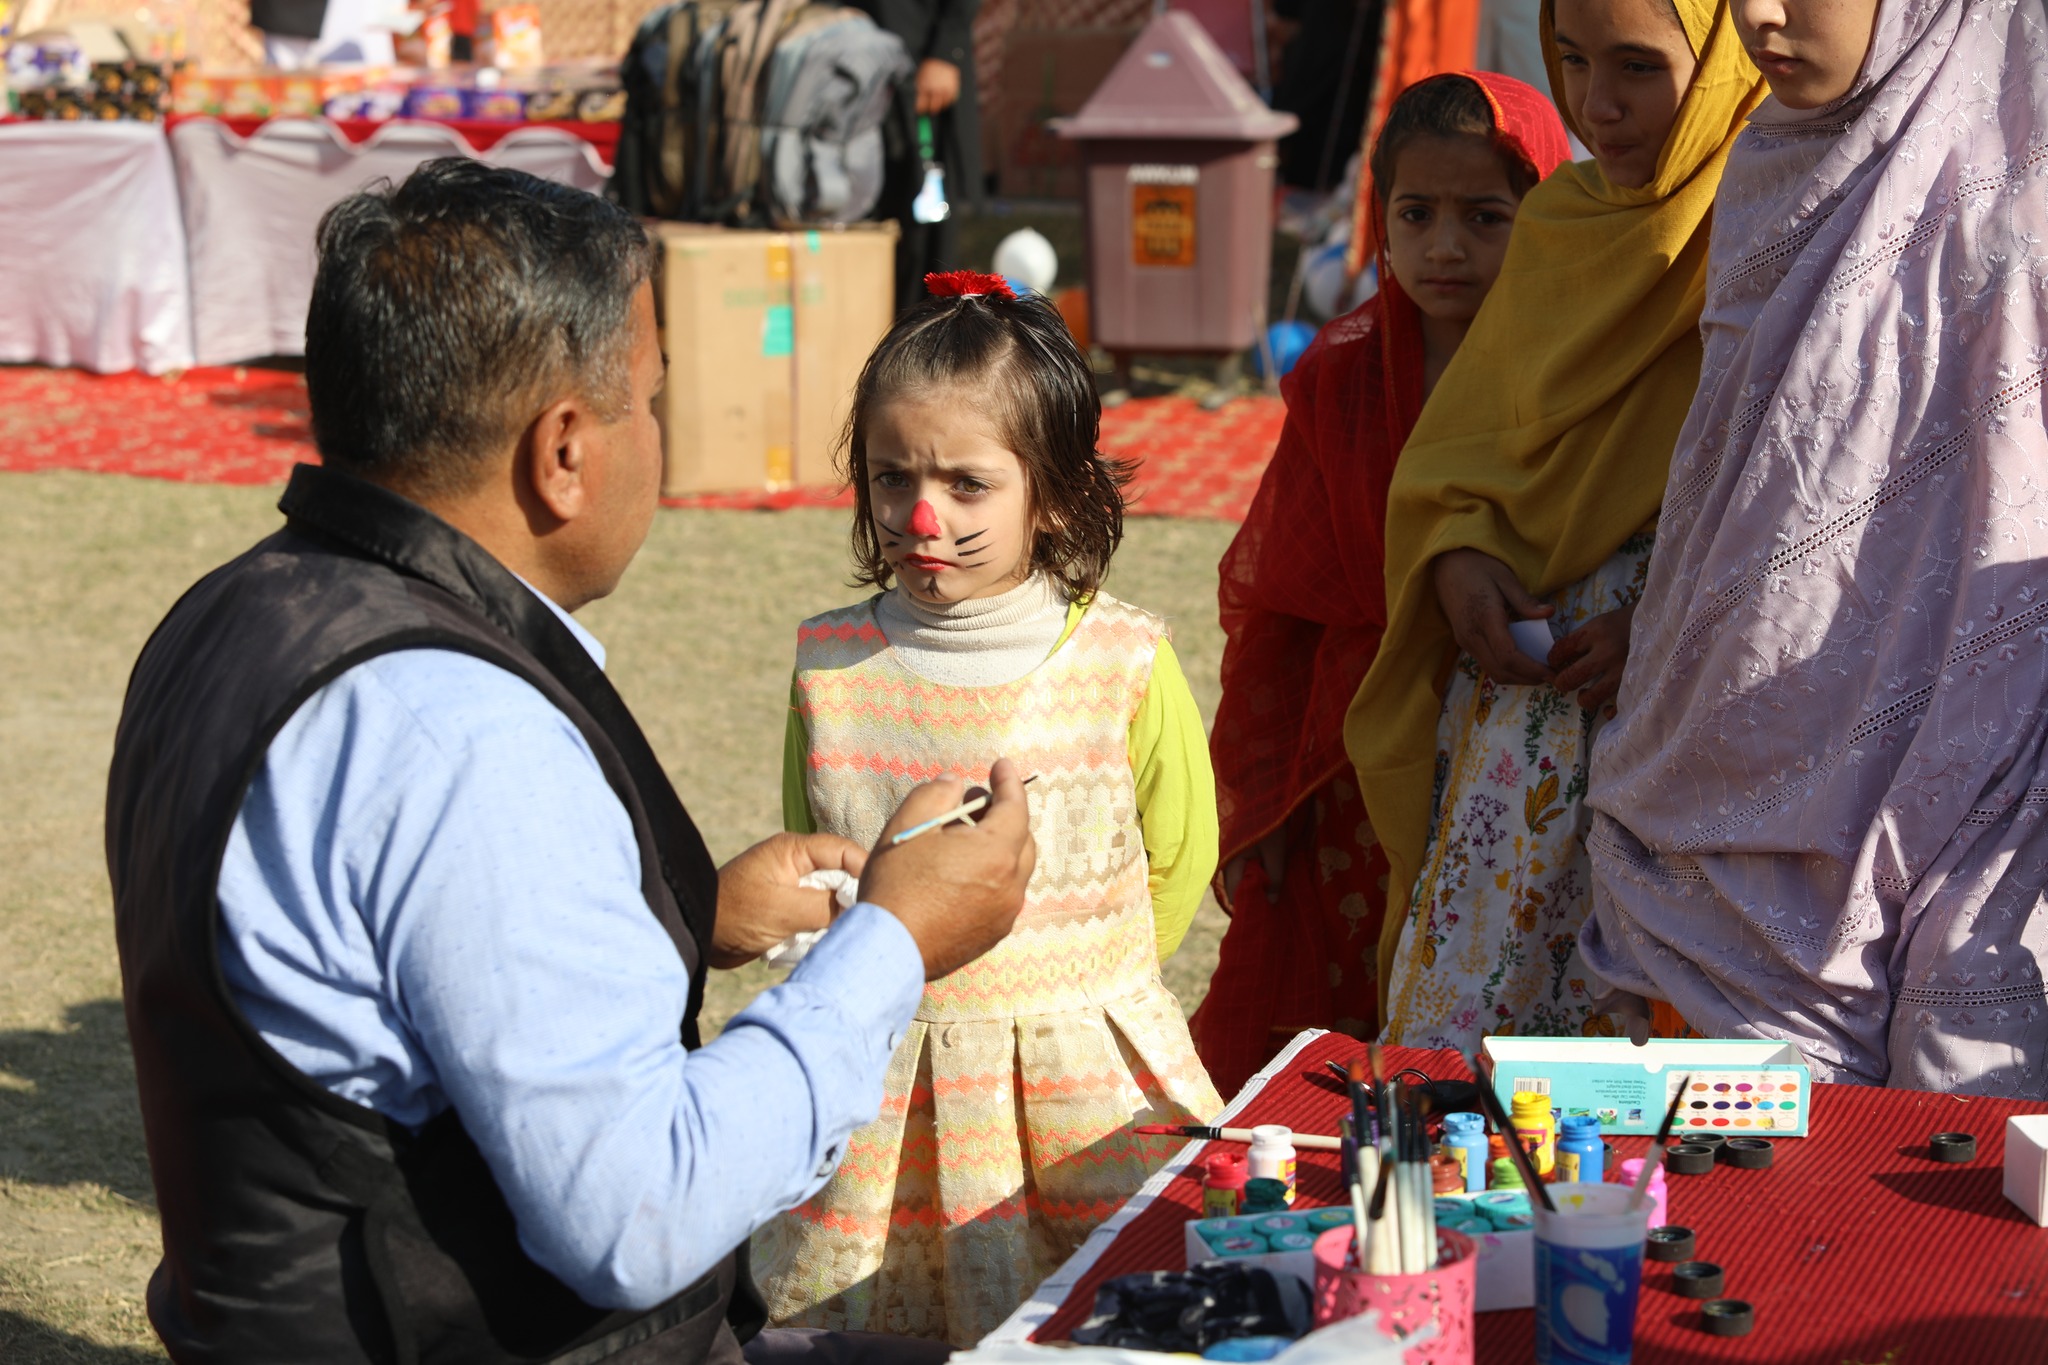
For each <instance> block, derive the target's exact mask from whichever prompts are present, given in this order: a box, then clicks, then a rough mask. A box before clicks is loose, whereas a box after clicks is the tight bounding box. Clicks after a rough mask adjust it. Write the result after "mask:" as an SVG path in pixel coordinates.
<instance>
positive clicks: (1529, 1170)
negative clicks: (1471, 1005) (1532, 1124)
mask: <svg viewBox="0 0 2048 1365" xmlns="http://www.w3.org/2000/svg"><path fill="white" fill-rule="evenodd" d="M1472 1074H1473V1075H1474V1076H1477V1077H1479V1107H1480V1108H1481V1109H1484V1110H1485V1111H1486V1117H1487V1119H1488V1121H1490V1122H1491V1123H1492V1124H1493V1126H1494V1128H1495V1129H1496V1130H1498V1131H1499V1133H1500V1135H1501V1136H1502V1137H1503V1138H1505V1139H1507V1142H1506V1146H1507V1149H1508V1159H1509V1160H1510V1161H1512V1162H1514V1163H1515V1169H1516V1170H1517V1171H1520V1172H1521V1173H1522V1184H1524V1185H1525V1186H1527V1187H1528V1189H1529V1193H1530V1195H1531V1196H1533V1197H1534V1198H1537V1199H1540V1200H1542V1201H1543V1210H1544V1212H1546V1213H1556V1212H1557V1203H1556V1201H1554V1200H1553V1199H1551V1197H1550V1191H1549V1190H1547V1189H1545V1188H1544V1187H1543V1177H1542V1176H1540V1175H1538V1174H1536V1163H1535V1162H1533V1161H1531V1160H1530V1159H1529V1152H1528V1149H1527V1148H1525V1147H1524V1146H1522V1137H1521V1134H1519V1133H1517V1132H1516V1131H1515V1125H1514V1124H1513V1123H1512V1122H1510V1121H1509V1119H1508V1116H1507V1114H1506V1113H1505V1112H1504V1111H1502V1109H1501V1107H1500V1096H1498V1095H1496V1094H1494V1093H1493V1082H1492V1081H1491V1080H1490V1079H1489V1078H1488V1077H1487V1074H1486V1072H1485V1071H1483V1070H1481V1069H1480V1066H1479V1058H1478V1057H1476V1056H1475V1057H1473V1059H1472Z"/></svg>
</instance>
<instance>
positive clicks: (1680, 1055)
mask: <svg viewBox="0 0 2048 1365" xmlns="http://www.w3.org/2000/svg"><path fill="white" fill-rule="evenodd" d="M1483 1048H1484V1051H1485V1053H1486V1056H1487V1057H1488V1059H1490V1060H1491V1062H1492V1064H1493V1086H1494V1091H1495V1093H1496V1094H1498V1095H1499V1096H1500V1102H1501V1106H1502V1107H1503V1108H1507V1107H1508V1106H1510V1105H1511V1104H1512V1103H1513V1101H1514V1095H1515V1092H1516V1091H1534V1092H1536V1093H1538V1094H1546V1095H1549V1096H1550V1107H1551V1112H1552V1113H1553V1114H1555V1115H1556V1116H1557V1117H1558V1118H1560V1119H1562V1118H1564V1117H1565V1116H1566V1115H1569V1114H1594V1115H1597V1116H1598V1117H1599V1119H1600V1131H1601V1132H1602V1133H1605V1134H1609V1135H1613V1134H1617V1133H1619V1134H1642V1135H1645V1136H1647V1135H1650V1134H1653V1133H1655V1132H1656V1131H1657V1125H1658V1124H1659V1123H1661V1122H1663V1119H1664V1110H1665V1108H1666V1107H1667V1106H1668V1105H1669V1104H1670V1103H1671V1097H1672V1095H1673V1094H1674V1093H1675V1092H1676V1090H1677V1088H1678V1086H1679V1083H1680V1082H1681V1081H1682V1080H1686V1078H1688V1077H1690V1080H1689V1081H1687V1091H1686V1094H1685V1096H1684V1097H1683V1099H1682V1100H1681V1101H1680V1104H1679V1108H1678V1119H1677V1122H1676V1123H1675V1124H1674V1125H1673V1127H1672V1130H1671V1137H1672V1140H1673V1141H1677V1142H1682V1141H1684V1140H1685V1135H1686V1134H1687V1133H1688V1132H1697V1133H1720V1134H1722V1135H1723V1136H1725V1137H1745V1136H1748V1137H1770V1138H1781V1137H1805V1136H1806V1135H1807V1132H1808V1128H1807V1124H1808V1122H1809V1120H1810V1119H1811V1117H1812V1114H1813V1073H1812V1071H1811V1069H1810V1068H1809V1067H1808V1066H1807V1064H1806V1058H1805V1057H1804V1056H1803V1055H1801V1053H1800V1051H1799V1049H1798V1048H1797V1047H1795V1046H1794V1045H1792V1044H1791V1043H1781V1042H1775V1041H1772V1040H1769V1039H1752V1038H1652V1039H1651V1040H1650V1041H1649V1042H1647V1043H1644V1044H1642V1045H1640V1046H1638V1045H1636V1044H1634V1043H1631V1042H1630V1041H1629V1040H1628V1039H1626V1038H1488V1039H1487V1040H1486V1041H1485V1043H1484V1045H1483Z"/></svg>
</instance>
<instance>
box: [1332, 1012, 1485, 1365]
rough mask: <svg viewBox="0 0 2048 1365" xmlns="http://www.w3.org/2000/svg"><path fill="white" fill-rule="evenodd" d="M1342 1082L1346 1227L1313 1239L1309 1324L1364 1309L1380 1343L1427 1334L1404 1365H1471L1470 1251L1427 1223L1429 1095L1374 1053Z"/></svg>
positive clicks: (1431, 1206) (1430, 1208)
mask: <svg viewBox="0 0 2048 1365" xmlns="http://www.w3.org/2000/svg"><path fill="white" fill-rule="evenodd" d="M1344 1073H1345V1074H1344V1084H1345V1091H1346V1094H1347V1096H1348V1098H1349V1099H1350V1101H1351V1113H1350V1115H1349V1118H1348V1120H1347V1126H1348V1128H1349V1129H1350V1132H1349V1133H1348V1134H1346V1135H1345V1138H1344V1145H1343V1149H1342V1153H1341V1160H1342V1169H1343V1175H1344V1181H1345V1187H1346V1193H1347V1195H1348V1196H1349V1201H1350V1209H1351V1221H1350V1223H1349V1225H1348V1226H1339V1227H1334V1228H1331V1229H1329V1230H1328V1231H1326V1232H1324V1233H1322V1234H1321V1235H1320V1236H1318V1237H1317V1239H1316V1244H1315V1267H1316V1269H1315V1274H1316V1280H1315V1320H1316V1324H1317V1325H1318V1326H1321V1325H1322V1324H1324V1323H1328V1322H1334V1321H1337V1320H1338V1319H1340V1318H1348V1317H1355V1316H1357V1315H1358V1314H1360V1313H1363V1312H1366V1311H1367V1310H1371V1311H1373V1312H1375V1313H1376V1314H1377V1315H1378V1321H1379V1325H1380V1330H1381V1331H1383V1332H1385V1333H1386V1334H1387V1335H1388V1336H1389V1337H1394V1338H1399V1339H1404V1340H1405V1339H1407V1338H1408V1337H1410V1336H1412V1335H1415V1334H1417V1333H1420V1332H1421V1331H1422V1329H1423V1328H1424V1327H1425V1326H1429V1327H1433V1328H1434V1330H1435V1335H1434V1336H1433V1337H1430V1338H1429V1339H1428V1340H1425V1341H1419V1342H1418V1343H1417V1344H1416V1345H1415V1346H1414V1347H1413V1348H1412V1349H1411V1350H1410V1351H1409V1352H1408V1353H1407V1356H1406V1359H1407V1360H1409V1361H1410V1362H1416V1363H1417V1365H1420V1363H1422V1362H1431V1363H1437V1362H1441V1365H1451V1363H1452V1362H1459V1363H1461V1365H1463V1363H1465V1362H1470V1361H1471V1359H1472V1347H1473V1335H1472V1313H1473V1304H1474V1299H1475V1294H1476V1267H1477V1262H1478V1254H1477V1253H1478V1248H1477V1247H1476V1246H1475V1244H1474V1243H1473V1242H1472V1240H1471V1239H1470V1238H1468V1237H1465V1236H1463V1235H1462V1234H1460V1233H1457V1232H1453V1231H1450V1230H1449V1229H1439V1228H1438V1227H1437V1224H1436V1201H1435V1196H1434V1193H1433V1192H1432V1190H1431V1188H1430V1175H1429V1156H1430V1149H1429V1139H1428V1135H1427V1132H1426V1130H1425V1126H1424V1125H1425V1123H1426V1122H1427V1119H1428V1113H1429V1106H1430V1098H1429V1093H1428V1091H1427V1090H1426V1089H1423V1088H1419V1087H1416V1086H1410V1085H1404V1084H1402V1083H1401V1081H1400V1080H1399V1079H1397V1078H1396V1077H1395V1076H1393V1075H1392V1074H1391V1073H1390V1072H1389V1071H1388V1070H1387V1067H1386V1061H1385V1057H1384V1055H1383V1054H1382V1053H1381V1050H1380V1048H1379V1045H1378V1044H1373V1045H1372V1046H1371V1048H1370V1049H1369V1050H1368V1052H1367V1055H1366V1056H1365V1057H1364V1058H1354V1059H1353V1060H1352V1062H1351V1064H1350V1065H1349V1066H1347V1067H1345V1068H1344ZM1424 1335H1427V1334H1424Z"/></svg>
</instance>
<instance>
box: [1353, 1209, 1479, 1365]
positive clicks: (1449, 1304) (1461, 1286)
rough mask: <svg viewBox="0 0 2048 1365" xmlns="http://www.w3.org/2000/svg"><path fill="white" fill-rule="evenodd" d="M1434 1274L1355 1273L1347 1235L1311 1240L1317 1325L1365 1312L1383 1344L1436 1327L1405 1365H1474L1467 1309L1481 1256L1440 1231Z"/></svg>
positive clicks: (1465, 1241) (1464, 1240)
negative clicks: (1376, 1322) (1376, 1319)
mask: <svg viewBox="0 0 2048 1365" xmlns="http://www.w3.org/2000/svg"><path fill="white" fill-rule="evenodd" d="M1436 1246H1437V1260H1438V1262H1439V1264H1438V1265H1437V1266H1436V1268H1435V1269H1433V1270H1425V1271H1422V1272H1421V1273H1420V1274H1415V1275H1373V1274H1370V1273H1368V1272H1366V1271H1363V1270H1360V1269H1359V1268H1358V1260H1357V1253H1358V1241H1357V1238H1356V1237H1355V1236H1354V1235H1353V1232H1352V1229H1351V1228H1349V1227H1341V1228H1331V1229H1330V1230H1329V1231H1328V1232H1325V1233H1323V1234H1322V1235H1321V1236H1319V1237H1317V1238H1316V1251H1315V1256H1316V1285H1315V1324H1316V1326H1318V1327H1321V1326H1323V1325H1324V1324H1325V1323H1330V1322H1335V1321H1337V1320H1338V1319H1339V1318H1353V1317H1357V1316H1358V1315H1359V1314H1360V1313H1363V1312H1366V1311H1368V1310H1371V1311H1373V1312H1376V1313H1378V1314H1379V1326H1380V1331H1382V1332H1384V1333H1385V1334H1386V1335H1387V1337H1388V1339H1389V1340H1399V1339H1401V1338H1404V1337H1407V1336H1409V1335H1411V1334H1413V1333H1414V1332H1416V1331H1418V1330H1420V1329H1421V1328H1423V1327H1428V1326H1434V1327H1435V1328H1436V1334H1435V1336H1433V1337H1431V1338H1430V1339H1429V1340H1427V1341H1420V1342H1417V1343H1416V1344H1415V1345H1413V1346H1411V1347H1409V1348H1408V1349H1407V1351H1405V1352H1403V1354H1402V1356H1401V1359H1402V1361H1403V1365H1472V1306H1473V1299H1474V1295H1475V1293H1476V1286H1477V1273H1476V1272H1477V1266H1478V1263H1479V1249H1478V1246H1477V1245H1476V1244H1475V1243H1474V1242H1473V1241H1472V1239H1471V1238H1469V1237H1467V1236H1465V1235H1463V1234H1462V1233H1456V1232H1452V1231H1450V1230H1449V1229H1448V1228H1438V1229H1437V1234H1436Z"/></svg>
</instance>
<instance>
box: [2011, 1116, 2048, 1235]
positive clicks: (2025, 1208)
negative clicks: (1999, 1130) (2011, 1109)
mask: <svg viewBox="0 0 2048 1365" xmlns="http://www.w3.org/2000/svg"><path fill="white" fill-rule="evenodd" d="M2005 1197H2006V1198H2007V1199H2010V1200H2011V1201H2012V1202H2013V1203H2015V1204H2017V1205H2019V1206H2020V1211H2021V1212H2022V1213H2024V1214H2026V1215H2027V1217H2029V1218H2031V1219H2033V1220H2034V1226H2036V1227H2048V1114H2015V1115H2013V1116H2012V1117H2011V1118H2009V1119H2007V1120H2006V1121H2005Z"/></svg>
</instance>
